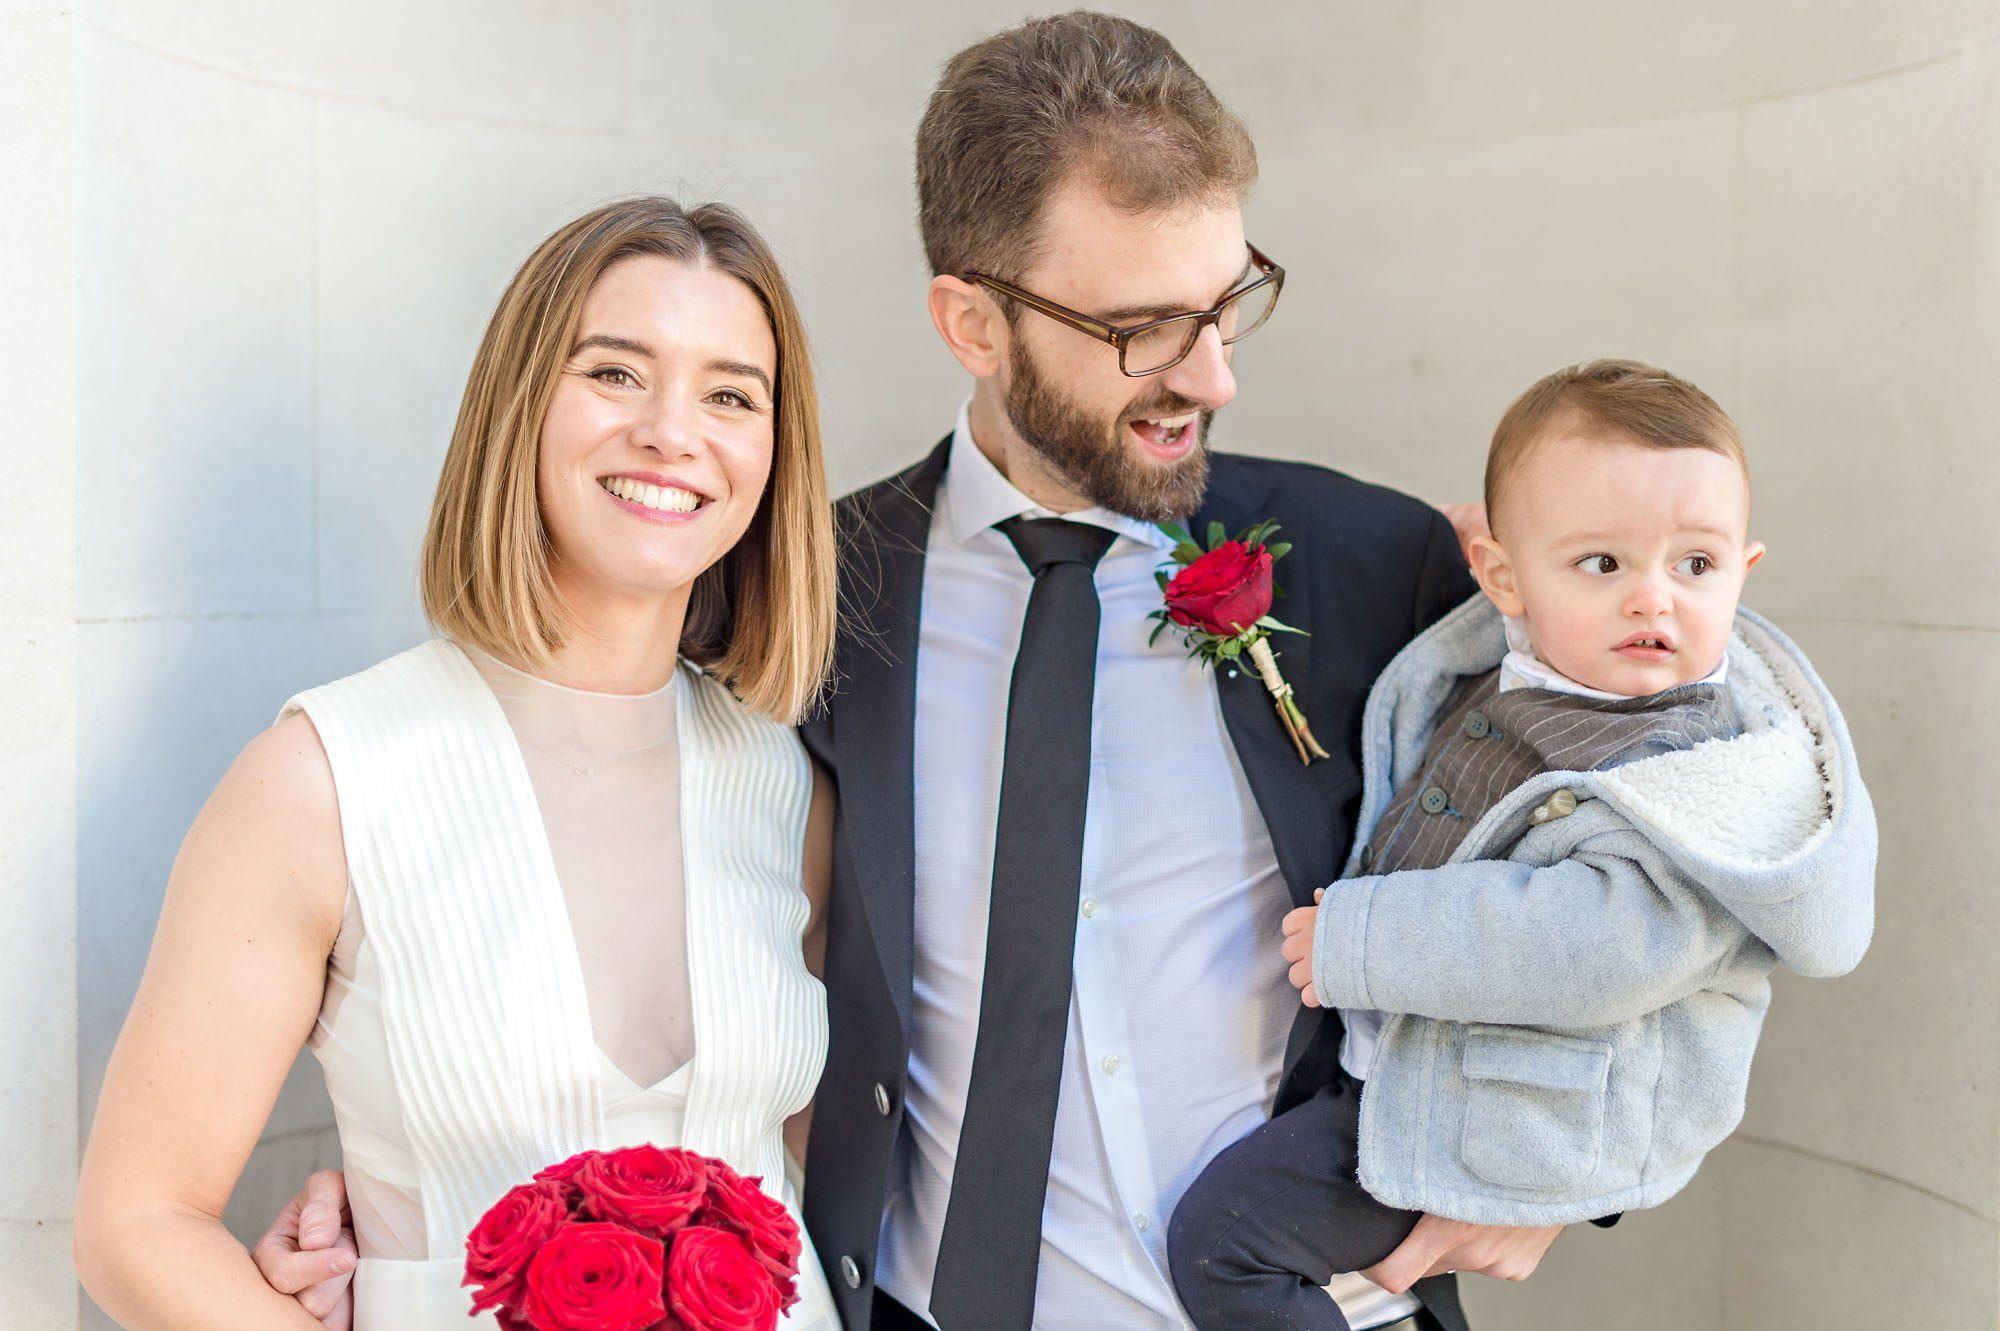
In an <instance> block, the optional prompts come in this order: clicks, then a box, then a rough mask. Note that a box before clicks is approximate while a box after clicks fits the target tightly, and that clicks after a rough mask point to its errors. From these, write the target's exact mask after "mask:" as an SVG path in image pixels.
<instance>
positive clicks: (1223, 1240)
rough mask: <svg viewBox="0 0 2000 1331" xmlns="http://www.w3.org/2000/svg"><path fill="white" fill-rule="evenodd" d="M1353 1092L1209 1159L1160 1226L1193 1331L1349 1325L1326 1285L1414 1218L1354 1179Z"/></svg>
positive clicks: (1380, 1249)
mask: <svg viewBox="0 0 2000 1331" xmlns="http://www.w3.org/2000/svg"><path fill="white" fill-rule="evenodd" d="M1359 1107H1360V1092H1359V1089H1358V1088H1357V1087H1355V1086H1353V1085H1352V1084H1350V1083H1347V1082H1345V1081H1344V1080H1343V1082H1342V1084H1341V1085H1339V1086H1332V1087H1328V1088H1326V1089H1324V1090H1322V1091H1320V1093H1319V1094H1317V1095H1315V1096H1314V1097H1313V1098H1312V1099H1310V1100H1308V1101H1306V1102H1305V1103H1304V1104H1301V1105H1297V1106H1294V1107H1293V1108H1291V1109H1289V1110H1287V1111H1285V1112H1284V1113H1282V1114H1280V1115H1278V1116H1277V1117H1276V1118H1274V1119H1272V1120H1271V1121H1270V1122H1269V1123H1266V1124H1264V1125H1263V1126H1262V1127H1260V1128H1258V1129H1257V1130H1256V1131H1255V1132H1253V1133H1251V1134H1250V1135H1249V1136H1247V1137H1245V1138H1244V1139H1243V1140H1242V1141H1240V1142H1237V1143H1236V1144H1235V1145H1234V1146H1232V1147H1230V1148H1229V1149H1228V1150H1226V1151H1224V1152H1223V1153H1222V1154H1221V1155H1219V1156H1217V1157H1216V1158H1215V1159H1214V1161H1212V1162H1211V1163H1210V1164H1209V1166H1208V1168H1207V1169H1205V1170H1203V1171H1202V1174H1201V1177H1200V1178H1197V1179H1196V1180H1195V1181H1194V1185H1193V1186H1192V1187H1190V1188H1189V1189H1188V1191H1187V1195H1186V1196H1184V1197H1182V1198H1181V1203H1180V1205H1179V1206H1178V1207H1177V1208H1176V1209H1175V1211H1174V1217H1173V1221H1172V1223H1171V1225H1170V1226H1169V1227H1168V1230H1167V1261H1168V1266H1169V1268H1170V1269H1171V1271H1172V1273H1173V1278H1174V1288H1175V1290H1176V1291H1177V1292H1178V1293H1179V1294H1180V1297H1181V1303H1182V1304H1183V1305H1184V1306H1185V1307H1186V1309H1187V1313H1188V1316H1189V1317H1191V1318H1192V1319H1193V1320H1194V1324H1195V1326H1196V1327H1197V1328H1199V1329H1200V1331H1225V1328H1226V1329H1228V1331H1248V1329H1251V1328H1261V1327H1268V1328H1272V1331H1280V1329H1281V1328H1283V1329H1288V1328H1300V1329H1302V1331H1347V1319H1346V1318H1344V1317H1342V1316H1341V1315H1340V1309H1339V1308H1338V1307H1336V1306H1335V1304H1334V1302H1333V1300H1332V1299H1330V1298H1328V1297H1327V1295H1326V1291H1325V1290H1324V1289H1322V1288H1321V1287H1322V1286H1323V1285H1325V1284H1326V1282H1327V1281H1328V1280H1329V1279H1331V1278H1332V1276H1333V1273H1334V1272H1336V1271H1359V1270H1361V1269H1362V1268H1364V1267H1369V1266H1373V1265H1374V1264H1375V1263H1377V1262H1379V1261H1381V1260H1382V1259H1383V1258H1384V1257H1387V1256H1388V1255H1389V1254H1390V1253H1391V1252H1392V1251H1394V1250H1395V1247H1396V1245H1397V1244H1399V1243H1401V1242H1402V1241H1403V1239H1404V1238H1405V1237H1406V1236H1407V1235H1408V1234H1409V1232H1410V1229H1411V1227H1412V1226H1414V1225H1415V1224H1416V1223H1417V1216H1416V1213H1415V1212H1413V1211H1397V1210H1394V1209H1392V1208H1390V1207H1387V1206H1384V1205H1382V1204H1381V1203H1380V1202H1378V1201H1376V1200H1375V1199H1374V1198H1373V1197H1370V1196H1369V1195H1368V1194H1367V1192H1365V1191H1364V1190H1363V1189H1362V1187H1361V1185H1360V1183H1359V1182H1357V1181H1356V1179H1355V1161H1356V1150H1355V1138H1356V1126H1357V1119H1358V1110H1359Z"/></svg>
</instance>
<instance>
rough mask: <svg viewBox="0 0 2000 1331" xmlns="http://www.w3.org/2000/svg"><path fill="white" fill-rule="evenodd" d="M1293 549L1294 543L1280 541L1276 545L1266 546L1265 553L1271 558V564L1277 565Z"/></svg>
mask: <svg viewBox="0 0 2000 1331" xmlns="http://www.w3.org/2000/svg"><path fill="white" fill-rule="evenodd" d="M1291 548H1292V543H1291V542H1290V541H1279V542H1278V543H1277V544H1276V545H1267V546H1265V547H1264V553H1265V554H1267V555H1269V556H1271V562H1272V563H1273V564H1275V563H1277V562H1278V561H1279V560H1280V559H1283V558H1284V557H1285V556H1286V555H1287V554H1288V553H1290V552H1291Z"/></svg>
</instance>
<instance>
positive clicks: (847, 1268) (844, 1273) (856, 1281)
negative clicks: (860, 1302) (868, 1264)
mask: <svg viewBox="0 0 2000 1331" xmlns="http://www.w3.org/2000/svg"><path fill="white" fill-rule="evenodd" d="M840 1278H841V1279H842V1280H845V1281H846V1282H847V1287H848V1288H849V1289H860V1288H861V1263H859V1262H857V1261H855V1260H854V1259H853V1258H852V1257H843V1258H841V1259H840Z"/></svg>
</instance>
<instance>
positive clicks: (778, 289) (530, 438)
mask: <svg viewBox="0 0 2000 1331" xmlns="http://www.w3.org/2000/svg"><path fill="white" fill-rule="evenodd" d="M634 255H658V256H662V257H665V258H669V259H677V260H680V261H681V262H684V263H701V264H706V265H708V266H710V267H713V268H715V269H717V270H719V271H721V272H724V273H727V274H729V275H730V276H732V277H735V278H736V279H738V280H739V281H741V282H742V283H743V284H744V285H745V286H747V287H749V288H750V290H751V291H753V292H754V293H755V294H756V296H757V299H758V300H759V301H760V302H761V303H762V305H763V307H764V312H765V314H766V315H767V316H769V318H770V321H771V332H772V335H773V338H774V340H775V341H776V342H777V347H778V379H777V384H776V392H775V396H776V412H775V415H776V422H775V438H774V440H773V447H772V459H771V479H770V483H769V485H768V486H767V487H766V488H765V491H764V495H763V499H762V501H761V502H760V503H759V505H758V507H757V512H756V514H755V516H753V517H752V518H751V521H750V525H749V528H748V529H747V530H746V531H745V532H744V534H743V539H742V540H740V541H738V542H737V543H736V545H735V546H734V547H733V548H732V549H731V550H730V551H729V552H728V553H727V554H726V555H724V556H723V557H722V558H721V559H720V560H719V561H717V563H716V564H715V565H714V566H712V567H711V568H709V569H707V570H706V571H704V572H703V573H702V574H701V575H700V577H699V578H697V579H696V580H695V585H694V589H693V592H692V595H691V597H690V600H689V603H688V612H687V623H686V626H685V628H684V629H683V631H682V636H681V654H682V655H683V656H685V657H687V658H688V659H689V660H691V661H694V662H696V663H697V664H699V665H701V666H703V667H705V668H707V669H708V671H709V672H710V673H711V674H713V675H715V676H716V677H717V678H719V679H720V680H721V681H722V682H723V683H724V684H726V685H728V686H729V688H730V689H731V690H732V691H734V692H735V694H736V695H737V697H739V698H740V699H742V701H743V702H744V704H745V705H747V706H748V707H750V708H751V709H752V710H754V711H756V712H758V713H761V714H762V715H764V716H767V717H770V718H771V719H773V720H776V721H781V722H786V723H791V722H794V721H796V720H798V719H799V718H800V717H801V716H803V715H804V714H805V713H806V712H807V711H808V710H809V709H810V708H811V707H812V706H813V704H814V703H815V702H816V701H817V699H818V697H819V694H820V691H821V689H822V688H823V687H824V684H825V680H826V678H827V673H828V669H829V666H830V662H831V659H832V655H833V633H834V621H835V609H834V549H833V526H832V517H831V514H830V511H829V508H828V502H827V493H826V474H825V470H824V467H823V463H822V459H821V450H820V433H819V401H818V396H817V394H816V392H815V390H814V386H813V373H812V362H811V358H810V355H809V353H808V351H807V347H806V335H805V325H804V322H803V321H802V320H801V319H800V317H799V312H798V306H797V304H796V303H795V302H794V301H793V299H792V292H791V288H790V286H789V285H788V284H787V283H786V281H785V277H784V274H783V273H782V272H781V271H780V270H779V268H778V263H777V260H776V258H775V257H774V256H773V255H772V253H771V250H770V247H769V246H768V245H766V244H765V243H764V239H763V237H761V236H759V235H758V234H757V231H756V229H755V228H754V227H752V226H751V225H750V223H749V222H748V221H747V220H745V218H744V217H743V216H742V214H740V213H738V212H737V211H736V210H735V209H733V208H730V207H728V206H727V205H725V204H719V203H708V204H702V205H700V206H699V207H695V208H683V207H681V206H680V205H679V204H677V203H675V202H674V201H673V200H671V199H666V198H658V197H645V198H635V199H624V200H620V201H619V202H616V203H611V204H607V205H605V206H604V207H601V208H598V209H595V210H593V211H591V212H589V213H586V214H584V215H583V216H582V217H579V218H577V219H576V220H575V221H574V222H571V223H570V224H569V225H567V226H565V227H563V228H562V229H561V230H559V231H557V232H556V233H555V234H554V235H552V236H550V237H549V238H548V239H547V240H545V241H543V242H542V244H541V245H540V246H539V247H538V248H537V249H536V250H535V252H534V253H533V254H531V255H530V256H528V260H527V262H526V263H524V264H522V265H521V269H520V271H519V272H517V273H516V274H515V275H514V280H513V281H512V282H510V283H509V284H508V286H507V291H506V294H504V295H503V296H501V298H500V305H499V308H498V309H496V310H495V311H494V312H493V319H492V322H491V323H489V324H488V325H487V328H486V336H485V337H484V338H483V339H482V340H481V341H480V344H479V352H478V354H477V355H476V356H475V357H474V359H473V362H472V372H471V374H470V375H469V376H467V379H466V385H465V398H464V401H463V402H461V403H460V405H459V410H458V423H457V425H456V426H454V427H453V429H452V434H451V446H450V448H449V449H448V450H447V451H446V453H445V460H444V470H443V473H442V474H441V475H440V476H439V478H438V489H437V497H436V499H435V500H434V501H433V503H432V506H431V516H430V522H429V524H428V526H427V527H426V529H425V532H424V544H423V554H422V576H421V582H422V589H423V601H424V612H425V613H426V614H427V615H428V616H429V617H430V620H431V623H432V624H433V625H435V626H436V627H437V628H438V629H439V630H440V631H442V632H444V633H447V634H449V635H451V636H452V637H455V638H457V639H459V640H461V641H463V642H467V643H470V644H471V645H473V646H475V647H478V648H480V649H482V650H484V651H487V652H491V653H493V654H495V655H497V656H502V657H506V658H511V659H514V660H518V661H523V662H526V663H528V664H531V665H540V664H545V663H547V661H548V660H549V659H550V655H551V653H553V652H554V651H555V649H556V648H558V647H560V646H561V645H562V642H563V635H564V629H565V625H564V622H563V609H562V605H561V598H560V596H559V595H558V593H557V591H556V587H555V582H554V579H553V577H552V575H551V569H550V555H551V551H550V545H549V536H548V532H547V530H546V528H545V527H544V526H543V524H542V517H541V507H540V505H539V503H538V502H537V499H536V491H535V463H536V453H537V450H538V447H539V444H540V439H541V429H542V419H543V417H544V416H545V415H546V414H547V411H548V404H549V399H550V396H551V395H552V393H553V392H554V388H555V384H556V380H557V377H558V375H559V374H560V372H561V368H562V365H563V363H564V361H565V360H566V359H567V358H568V355H569V348H570V345H571V344H572V342H573V341H574V339H575V337H576V329H577V322H578V318H579V315H580V312H581V310H582V308H583V302H584V298H585V296H587V295H588V294H589V292H590V288H591V286H592V285H593V284H594V283H595V282H596V281H597V278H598V276H599V275H600V274H601V273H603V272H604V270H605V269H607V268H609V267H610V266H611V265H612V264H614V263H617V262H618V261H619V260H621V259H626V258H630V257H632V256H634Z"/></svg>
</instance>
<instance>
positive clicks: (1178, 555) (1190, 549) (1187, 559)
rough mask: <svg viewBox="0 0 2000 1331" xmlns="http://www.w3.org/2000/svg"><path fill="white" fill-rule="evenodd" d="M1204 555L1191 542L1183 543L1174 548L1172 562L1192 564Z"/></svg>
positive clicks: (1200, 549) (1199, 548)
mask: <svg viewBox="0 0 2000 1331" xmlns="http://www.w3.org/2000/svg"><path fill="white" fill-rule="evenodd" d="M1204 553H1206V552H1205V551H1203V550H1202V548H1201V547H1200V546H1198V545H1196V544H1195V543H1194V542H1193V541H1185V542H1183V543H1182V544H1180V545H1177V546H1175V547H1174V549H1173V561H1174V562H1175V563H1176V564H1192V563H1194V561H1195V560H1197V559H1200V558H1201V557H1202V555H1203V554H1204Z"/></svg>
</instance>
